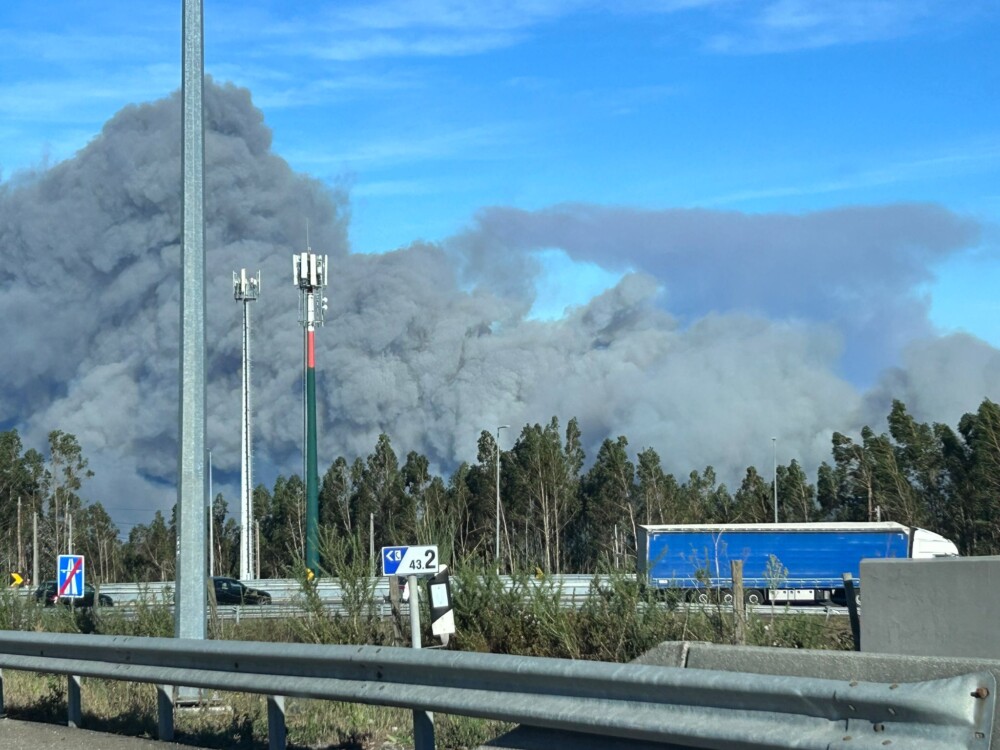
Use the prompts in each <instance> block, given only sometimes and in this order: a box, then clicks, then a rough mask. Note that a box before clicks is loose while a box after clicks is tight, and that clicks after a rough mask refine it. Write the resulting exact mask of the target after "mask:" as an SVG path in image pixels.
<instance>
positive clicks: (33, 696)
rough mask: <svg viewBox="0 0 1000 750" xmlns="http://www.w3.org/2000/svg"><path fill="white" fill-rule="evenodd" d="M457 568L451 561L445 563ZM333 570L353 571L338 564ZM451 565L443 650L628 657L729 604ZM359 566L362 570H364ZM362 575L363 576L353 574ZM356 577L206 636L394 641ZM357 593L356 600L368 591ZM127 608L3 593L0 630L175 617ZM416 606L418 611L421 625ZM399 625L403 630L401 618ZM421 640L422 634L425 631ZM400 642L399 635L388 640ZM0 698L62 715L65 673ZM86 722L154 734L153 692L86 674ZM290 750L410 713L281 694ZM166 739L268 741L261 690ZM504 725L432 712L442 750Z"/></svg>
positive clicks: (717, 638)
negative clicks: (348, 594) (575, 603)
mask: <svg viewBox="0 0 1000 750" xmlns="http://www.w3.org/2000/svg"><path fill="white" fill-rule="evenodd" d="M453 571H454V569H453ZM340 572H341V580H342V581H343V580H345V577H349V576H351V575H353V574H354V571H350V570H341V571H340ZM454 572H455V577H454V578H453V582H454V584H455V587H456V589H455V592H454V599H455V612H456V625H457V627H458V634H457V635H456V636H455V637H453V639H452V643H451V645H450V647H451V648H456V649H459V650H465V651H484V652H493V653H515V654H523V655H533V656H554V657H561V658H570V659H598V660H603V661H615V662H625V661H630V660H631V659H634V658H636V657H637V656H639V655H641V654H642V653H644V652H646V651H647V650H649V649H650V648H652V647H653V646H655V645H657V644H658V643H661V642H663V641H670V640H700V641H713V642H716V643H732V642H733V641H734V637H735V628H734V623H733V614H732V612H730V611H726V610H724V609H723V608H721V607H715V608H712V607H709V608H707V609H704V610H699V609H688V608H685V607H680V606H678V605H677V603H676V602H671V601H669V600H665V599H664V598H663V597H662V595H660V594H659V593H658V592H655V591H650V590H647V589H643V588H641V587H639V586H636V584H635V582H634V581H630V580H628V579H627V578H626V577H625V576H619V577H615V576H612V577H611V578H610V580H609V581H607V582H606V583H602V584H601V585H600V586H595V587H593V588H592V593H591V595H590V597H589V598H588V599H587V601H586V602H585V603H584V604H583V606H582V607H579V608H575V607H568V606H565V602H563V594H562V592H561V591H560V590H559V588H558V586H557V585H555V584H554V583H553V582H551V581H549V582H546V581H537V580H534V579H533V578H531V577H528V576H524V577H522V578H517V577H515V579H514V581H513V586H512V587H511V588H510V589H509V590H505V588H504V586H502V585H501V584H500V580H499V579H498V578H497V577H496V576H495V575H493V574H491V572H490V571H488V570H486V571H484V570H475V569H467V570H464V571H463V570H462V569H461V567H459V569H458V570H457V571H454ZM361 576H364V573H361ZM359 578H360V576H359ZM366 590H368V591H370V588H366V586H365V585H364V584H363V583H357V584H356V586H355V591H356V592H357V593H356V595H355V596H354V599H353V602H352V604H351V607H350V609H351V611H349V612H348V613H347V614H346V615H331V614H330V613H328V612H327V610H326V608H325V606H324V605H323V603H322V602H321V601H319V600H318V598H316V597H315V596H311V595H310V592H309V590H308V588H307V587H306V595H305V596H304V598H303V607H304V609H305V613H304V615H303V616H301V617H297V618H289V619H287V620H281V619H267V620H257V619H243V620H241V621H240V622H239V623H237V622H234V621H231V620H222V619H219V618H217V617H212V618H211V620H210V625H209V634H210V636H211V637H213V638H218V639H230V640H255V641H269V642H302V643H345V644H365V643H369V644H393V643H394V639H395V636H394V634H393V632H394V631H393V628H392V627H391V623H387V622H385V621H383V620H381V619H379V618H378V617H374V616H372V615H371V612H372V610H373V607H372V605H373V602H372V600H371V596H373V594H368V595H366V594H365V591H366ZM366 596H367V598H366ZM125 609H126V608H125V607H115V608H113V609H106V610H101V611H99V612H96V613H95V612H88V611H76V612H72V611H69V610H66V609H64V608H61V607H56V608H49V609H44V608H42V607H39V606H37V605H36V604H35V603H34V602H33V601H31V600H29V599H27V598H25V597H17V596H13V595H11V594H7V593H0V628H3V629H15V630H39V631H42V630H44V631H49V632H77V633H105V634H121V635H137V636H148V635H156V636H170V635H172V632H173V616H172V614H171V612H170V610H169V608H168V607H167V606H166V605H165V604H164V603H162V602H155V601H151V602H143V603H141V604H140V605H139V606H137V607H136V608H134V611H133V614H131V615H129V616H126V614H125ZM427 614H428V613H426V611H425V612H424V614H423V616H422V618H421V619H422V621H423V622H424V623H428V622H429V617H428V616H427ZM843 620H844V618H840V619H832V620H828V619H825V618H823V617H819V616H815V615H809V616H803V615H789V614H787V613H784V612H782V610H780V609H779V610H777V611H776V612H775V613H773V614H767V615H757V616H751V617H750V619H749V622H748V626H747V642H748V644H750V645H767V646H786V647H794V648H821V649H845V648H849V647H850V634H849V631H848V629H847V626H846V622H844V621H843ZM403 632H408V628H404V630H403ZM424 638H425V642H431V640H432V638H431V635H430V633H429V632H425V636H424ZM397 645H404V644H397ZM3 678H4V699H5V706H6V709H7V713H8V715H9V716H11V717H12V718H18V719H26V720H31V721H43V722H52V723H60V724H61V723H64V722H65V720H66V678H65V677H61V676H53V675H40V674H32V673H24V672H12V671H10V670H7V671H5V672H4V674H3ZM82 698H83V714H84V725H85V726H87V727H88V728H90V729H94V730H97V731H103V732H112V733H119V734H125V735H131V736H147V737H155V736H156V690H155V687H154V686H152V685H141V684H136V683H126V682H117V681H105V680H96V679H87V680H85V682H84V686H83V692H82ZM285 709H286V717H287V718H286V723H287V729H288V741H289V747H290V748H351V749H356V750H370V749H382V748H386V749H389V748H405V747H412V746H413V738H412V731H413V720H412V714H411V712H410V711H407V710H403V709H393V708H383V707H377V706H365V705H361V704H351V703H334V702H331V701H315V700H304V699H288V700H287V701H286V704H285ZM175 713H176V715H175V729H176V738H175V739H176V741H178V742H181V743H187V744H191V745H194V746H198V747H206V748H233V747H235V748H264V747H266V746H267V705H266V699H265V698H264V697H263V696H257V695H248V694H239V693H232V694H230V693H219V694H217V695H214V696H212V700H211V701H209V702H208V704H207V706H206V707H203V708H198V709H190V710H188V709H185V710H177V711H176V712H175ZM510 728H511V727H510V726H509V725H506V724H503V723H501V722H495V721H486V720H479V719H470V718H465V717H458V716H445V715H438V716H436V717H435V729H436V731H435V734H436V739H437V743H436V744H437V746H438V747H440V748H454V749H459V748H470V747H476V746H478V745H480V744H482V743H485V742H487V741H489V740H491V739H492V738H494V737H496V736H498V735H500V734H502V733H503V732H505V731H507V730H508V729H510Z"/></svg>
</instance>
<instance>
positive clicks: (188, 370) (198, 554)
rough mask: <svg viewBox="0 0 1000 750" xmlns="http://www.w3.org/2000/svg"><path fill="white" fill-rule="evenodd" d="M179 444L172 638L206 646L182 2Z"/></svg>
mask: <svg viewBox="0 0 1000 750" xmlns="http://www.w3.org/2000/svg"><path fill="white" fill-rule="evenodd" d="M183 14H184V18H183V54H182V57H183V60H182V63H183V64H182V74H181V79H182V83H181V89H182V93H181V100H182V115H181V119H182V121H183V136H182V149H181V154H182V156H181V162H182V172H183V203H182V208H181V238H182V253H181V255H182V258H181V311H180V312H181V321H180V322H181V341H180V355H181V356H180V441H179V452H180V456H179V478H178V484H177V509H178V513H177V516H178V522H177V583H176V591H175V603H176V607H175V619H174V635H175V636H177V637H178V638H196V639H204V638H205V630H206V625H205V601H206V591H205V588H206V578H207V576H206V572H207V571H206V562H207V561H206V559H205V557H206V555H205V536H206V534H205V530H206V528H205V527H206V524H205V512H204V510H203V509H204V507H205V489H206V485H205V457H206V451H205V166H204V165H205V123H204V117H203V112H202V103H203V87H204V82H205V81H204V79H205V55H204V53H205V50H204V37H203V34H204V25H203V15H202V0H184V9H183Z"/></svg>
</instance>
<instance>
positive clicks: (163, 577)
mask: <svg viewBox="0 0 1000 750" xmlns="http://www.w3.org/2000/svg"><path fill="white" fill-rule="evenodd" d="M123 556H124V560H125V570H126V571H127V572H128V577H129V579H130V580H135V581H170V580H173V579H174V570H175V562H176V558H177V529H176V527H175V526H174V524H173V523H170V524H169V525H168V524H167V521H166V519H165V518H164V517H163V514H162V513H161V512H160V511H156V513H155V514H154V515H153V520H152V521H151V522H150V523H149V524H148V525H144V524H139V525H136V526H133V527H132V530H131V531H130V532H129V535H128V541H127V542H126V543H125V549H124V552H123Z"/></svg>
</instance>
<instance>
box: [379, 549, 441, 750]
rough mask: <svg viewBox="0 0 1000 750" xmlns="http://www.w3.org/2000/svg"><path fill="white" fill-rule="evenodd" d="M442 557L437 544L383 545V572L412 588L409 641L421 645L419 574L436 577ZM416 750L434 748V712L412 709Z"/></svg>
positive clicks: (413, 644)
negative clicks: (396, 577)
mask: <svg viewBox="0 0 1000 750" xmlns="http://www.w3.org/2000/svg"><path fill="white" fill-rule="evenodd" d="M439 567H441V565H440V559H439V557H438V548H437V545H428V546H422V547H416V546H414V547H383V548H382V575H385V576H398V577H400V578H403V577H404V576H405V578H406V584H407V586H408V587H409V591H410V644H411V646H412V647H413V648H421V646H422V644H421V642H420V640H421V639H420V587H419V586H418V585H417V577H418V576H433V575H434V574H436V573H437V572H438V569H439ZM413 745H414V750H434V714H433V713H432V712H430V711H418V710H414V712H413Z"/></svg>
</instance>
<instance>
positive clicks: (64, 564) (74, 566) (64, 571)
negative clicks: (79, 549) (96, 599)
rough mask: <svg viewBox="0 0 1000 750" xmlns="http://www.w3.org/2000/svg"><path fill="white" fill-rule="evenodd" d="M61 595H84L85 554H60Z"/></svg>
mask: <svg viewBox="0 0 1000 750" xmlns="http://www.w3.org/2000/svg"><path fill="white" fill-rule="evenodd" d="M58 577H59V596H60V597H63V596H68V597H70V598H72V599H79V598H80V597H81V596H83V555H59V569H58Z"/></svg>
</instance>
